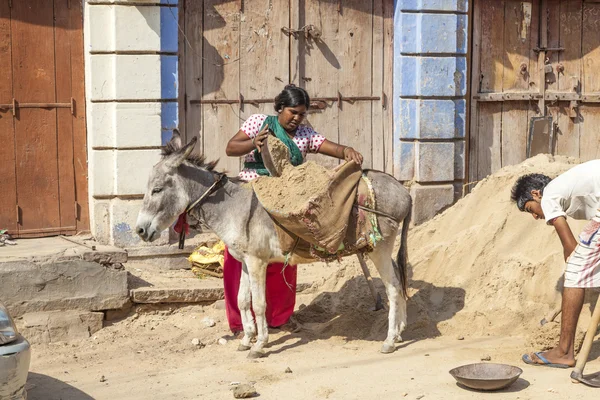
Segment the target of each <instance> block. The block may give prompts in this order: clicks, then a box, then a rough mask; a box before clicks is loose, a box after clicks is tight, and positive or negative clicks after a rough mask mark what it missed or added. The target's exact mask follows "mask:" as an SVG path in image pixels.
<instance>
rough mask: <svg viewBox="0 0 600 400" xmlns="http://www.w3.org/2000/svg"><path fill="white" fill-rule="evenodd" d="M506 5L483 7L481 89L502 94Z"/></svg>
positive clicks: (490, 3) (487, 4) (494, 4)
mask: <svg viewBox="0 0 600 400" xmlns="http://www.w3.org/2000/svg"><path fill="white" fill-rule="evenodd" d="M504 4H505V1H504V0H501V1H488V2H485V5H481V6H482V7H484V8H483V10H482V11H481V18H480V20H481V49H485V51H482V52H481V66H480V72H481V89H480V91H481V92H483V93H485V92H501V91H502V84H503V80H504V76H503V74H504V48H503V45H502V43H504Z"/></svg>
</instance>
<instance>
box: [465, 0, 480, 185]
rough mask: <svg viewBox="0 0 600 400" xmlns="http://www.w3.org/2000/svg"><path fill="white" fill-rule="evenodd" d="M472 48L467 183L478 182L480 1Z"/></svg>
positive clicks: (475, 16) (476, 5)
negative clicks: (476, 98)
mask: <svg viewBox="0 0 600 400" xmlns="http://www.w3.org/2000/svg"><path fill="white" fill-rule="evenodd" d="M472 21H473V38H472V40H473V47H472V51H471V54H472V55H471V71H472V72H471V99H470V106H471V112H470V124H469V131H468V132H467V135H468V136H467V140H468V142H469V146H468V148H469V154H468V158H469V159H468V165H469V167H468V176H467V181H468V182H475V181H477V180H478V177H477V176H478V171H477V162H478V159H479V157H478V151H479V148H478V136H479V115H478V114H479V109H478V102H477V100H475V99H474V97H475V96H477V95H478V94H479V92H480V90H481V88H480V86H479V85H480V77H481V33H482V32H481V1H475V3H474V5H473V18H472ZM468 189H470V187H469V188H468Z"/></svg>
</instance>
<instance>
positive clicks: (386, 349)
mask: <svg viewBox="0 0 600 400" xmlns="http://www.w3.org/2000/svg"><path fill="white" fill-rule="evenodd" d="M394 351H396V346H394V345H393V344H387V343H384V344H383V345H382V346H381V352H382V353H383V354H390V353H393V352H394Z"/></svg>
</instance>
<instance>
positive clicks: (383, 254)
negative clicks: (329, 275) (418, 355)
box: [369, 240, 404, 353]
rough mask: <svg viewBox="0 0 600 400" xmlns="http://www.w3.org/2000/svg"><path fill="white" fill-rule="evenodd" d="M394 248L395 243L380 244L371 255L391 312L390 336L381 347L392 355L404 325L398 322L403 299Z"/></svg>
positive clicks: (382, 350)
mask: <svg viewBox="0 0 600 400" xmlns="http://www.w3.org/2000/svg"><path fill="white" fill-rule="evenodd" d="M392 248H393V241H391V240H388V241H386V242H382V243H379V244H378V245H377V247H376V248H375V250H374V251H373V252H372V253H370V254H369V258H370V259H371V260H372V261H373V263H374V264H375V266H376V267H377V271H379V276H381V280H382V281H383V283H384V285H385V291H386V293H387V297H388V300H389V302H390V310H389V313H388V334H387V337H386V339H385V341H384V342H383V345H382V346H381V352H382V353H392V352H393V351H394V350H395V349H396V347H395V345H394V343H395V340H396V338H397V337H398V336H399V335H400V332H399V327H400V326H401V325H403V324H404V323H403V322H402V321H399V320H398V317H399V315H398V311H399V310H398V308H399V307H398V306H399V301H400V297H401V293H400V291H401V290H400V281H399V280H398V277H397V276H396V273H395V271H394V266H393V263H392V259H391V258H390V254H391V251H392Z"/></svg>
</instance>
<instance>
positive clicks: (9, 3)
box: [8, 0, 12, 8]
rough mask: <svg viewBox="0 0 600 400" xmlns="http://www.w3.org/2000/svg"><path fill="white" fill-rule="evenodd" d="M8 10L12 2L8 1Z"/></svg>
mask: <svg viewBox="0 0 600 400" xmlns="http://www.w3.org/2000/svg"><path fill="white" fill-rule="evenodd" d="M8 8H12V0H8Z"/></svg>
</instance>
